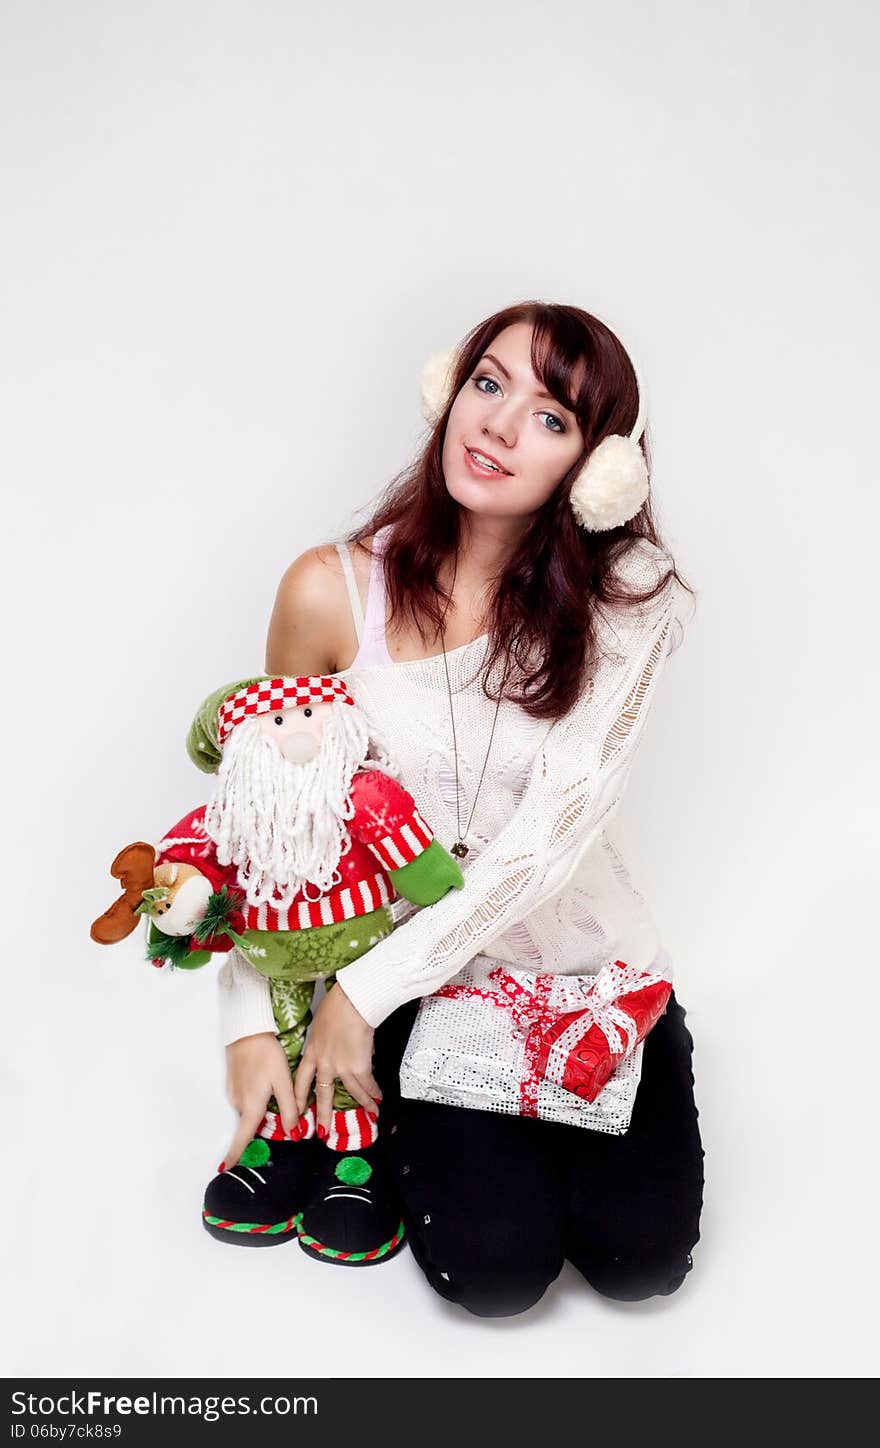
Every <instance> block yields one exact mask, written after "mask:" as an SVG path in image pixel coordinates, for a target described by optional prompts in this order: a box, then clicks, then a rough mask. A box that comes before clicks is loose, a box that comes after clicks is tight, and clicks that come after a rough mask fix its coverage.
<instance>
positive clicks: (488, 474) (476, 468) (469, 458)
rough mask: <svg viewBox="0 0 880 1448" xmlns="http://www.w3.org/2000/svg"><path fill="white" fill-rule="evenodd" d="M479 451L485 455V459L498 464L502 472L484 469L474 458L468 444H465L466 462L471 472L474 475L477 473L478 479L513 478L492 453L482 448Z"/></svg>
mask: <svg viewBox="0 0 880 1448" xmlns="http://www.w3.org/2000/svg"><path fill="white" fill-rule="evenodd" d="M479 451H480V452H481V453H482V454H483V456H484V457H487V458H489V459H490V460H491V461H492V462H493V463H495V464H497V466H498V468H500V470H501V471H500V472H493V470H492V469H491V468H486V467H483V466H482V465H481V464H480V463H478V462H477V460H476V458H475V457H474V456H473V453H472V451H471V449H470V448H469V447H468V445H467V443H465V444H464V453H465V462H466V463H467V465H468V467H469V468H470V469H471V471H472V472H474V473H476V475H477V476H478V477H480V478H497V477H506V478H509V477H510V476H511V474H510V471H509V470H508V469H507V468H506V467H504V465H503V463H500V462H499V461H498V459H497V458H494V457H492V454H491V453H489V452H485V451H484V450H483V448H480V449H479Z"/></svg>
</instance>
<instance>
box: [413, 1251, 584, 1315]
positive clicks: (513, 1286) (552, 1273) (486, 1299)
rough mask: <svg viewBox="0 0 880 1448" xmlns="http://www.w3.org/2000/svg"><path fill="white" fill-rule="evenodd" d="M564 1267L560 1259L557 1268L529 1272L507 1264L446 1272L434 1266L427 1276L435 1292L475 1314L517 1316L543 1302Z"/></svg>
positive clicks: (534, 1269)
mask: <svg viewBox="0 0 880 1448" xmlns="http://www.w3.org/2000/svg"><path fill="white" fill-rule="evenodd" d="M561 1270H562V1263H561V1262H560V1263H559V1265H558V1266H557V1267H556V1268H555V1269H551V1268H550V1267H546V1268H543V1269H537V1268H533V1269H532V1270H531V1271H528V1270H523V1269H522V1268H519V1269H518V1268H516V1267H513V1266H510V1265H508V1266H507V1267H506V1268H499V1269H497V1270H495V1271H492V1270H491V1269H488V1268H484V1267H471V1268H470V1269H468V1270H466V1271H464V1272H462V1271H461V1270H460V1269H458V1270H456V1271H451V1272H447V1271H445V1270H441V1269H439V1268H431V1269H430V1270H428V1271H427V1272H426V1274H425V1275H426V1276H427V1279H428V1281H429V1282H430V1284H431V1286H432V1287H433V1288H434V1291H435V1292H439V1294H440V1296H441V1297H445V1298H446V1300H447V1301H448V1302H455V1303H456V1304H457V1305H458V1306H459V1307H464V1308H465V1309H466V1310H467V1311H468V1312H470V1313H473V1315H474V1316H475V1317H515V1316H516V1315H517V1314H518V1313H520V1312H528V1310H529V1308H530V1307H534V1306H535V1304H536V1303H537V1302H540V1300H541V1298H542V1297H543V1296H544V1293H545V1292H546V1291H547V1288H548V1287H549V1286H550V1284H551V1283H552V1282H553V1281H554V1280H555V1279H556V1278H557V1277H558V1276H559V1273H560V1271H561Z"/></svg>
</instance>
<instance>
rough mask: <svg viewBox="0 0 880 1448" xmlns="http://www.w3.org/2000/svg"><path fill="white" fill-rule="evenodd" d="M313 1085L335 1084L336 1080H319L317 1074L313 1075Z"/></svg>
mask: <svg viewBox="0 0 880 1448" xmlns="http://www.w3.org/2000/svg"><path fill="white" fill-rule="evenodd" d="M315 1085H316V1086H335V1085H336V1082H335V1081H319V1080H318V1078H317V1076H316V1077H315Z"/></svg>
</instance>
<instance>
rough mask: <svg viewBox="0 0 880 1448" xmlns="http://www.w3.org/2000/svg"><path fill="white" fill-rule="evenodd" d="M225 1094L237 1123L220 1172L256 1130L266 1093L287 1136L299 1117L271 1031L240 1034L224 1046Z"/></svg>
mask: <svg viewBox="0 0 880 1448" xmlns="http://www.w3.org/2000/svg"><path fill="white" fill-rule="evenodd" d="M226 1094H227V1096H228V1097H229V1100H230V1101H231V1102H232V1104H233V1106H234V1107H235V1109H236V1111H237V1112H238V1114H239V1123H238V1127H237V1129H236V1133H235V1135H234V1137H233V1138H232V1144H231V1146H230V1148H229V1150H228V1151H227V1153H226V1156H225V1157H224V1159H223V1162H222V1163H221V1166H220V1170H221V1171H225V1170H226V1168H228V1167H231V1166H235V1164H236V1162H237V1161H238V1159H239V1157H240V1156H241V1154H242V1152H243V1151H244V1149H245V1147H246V1146H247V1144H248V1142H249V1141H250V1140H251V1138H252V1137H253V1136H254V1135H255V1133H256V1132H257V1131H258V1130H259V1127H260V1125H261V1123H262V1120H263V1117H264V1115H265V1113H266V1107H267V1105H268V1103H269V1097H270V1096H272V1095H274V1097H275V1100H276V1101H277V1102H278V1107H279V1110H280V1112H281V1123H282V1125H283V1127H284V1133H285V1135H286V1136H287V1137H288V1138H289V1136H290V1133H291V1131H292V1130H293V1128H294V1127H295V1126H296V1124H297V1122H298V1120H299V1115H298V1113H297V1110H296V1102H295V1100H294V1095H293V1079H292V1077H291V1075H290V1066H289V1065H288V1062H287V1057H286V1055H285V1054H284V1047H283V1046H282V1044H281V1042H280V1041H279V1040H278V1037H277V1036H274V1035H273V1034H272V1032H271V1031H261V1032H260V1033H259V1035H256V1036H242V1037H241V1039H240V1040H238V1041H232V1042H231V1044H230V1045H228V1046H227V1047H226Z"/></svg>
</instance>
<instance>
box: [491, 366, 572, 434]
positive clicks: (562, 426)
mask: <svg viewBox="0 0 880 1448" xmlns="http://www.w3.org/2000/svg"><path fill="white" fill-rule="evenodd" d="M481 382H491V384H492V386H493V387H498V383H497V382H496V381H495V378H494V377H486V376H485V375H484V374H482V375H481V376H479V377H475V378H474V386H475V387H476V388H477V390H478V391H479V392H483V388H482V387H480V383H481ZM499 390H500V389H499ZM484 395H488V396H489V397H494V396H495V394H494V392H490V393H488V394H484ZM538 416H539V417H552V418H553V420H554V422H558V423H559V427H558V428H555V427H551V428H548V432H560V433H562V432H565V431H566V426H565V423H564V422H563V421H562V418H561V417H557V416H556V413H555V412H540V413H539V414H538Z"/></svg>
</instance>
